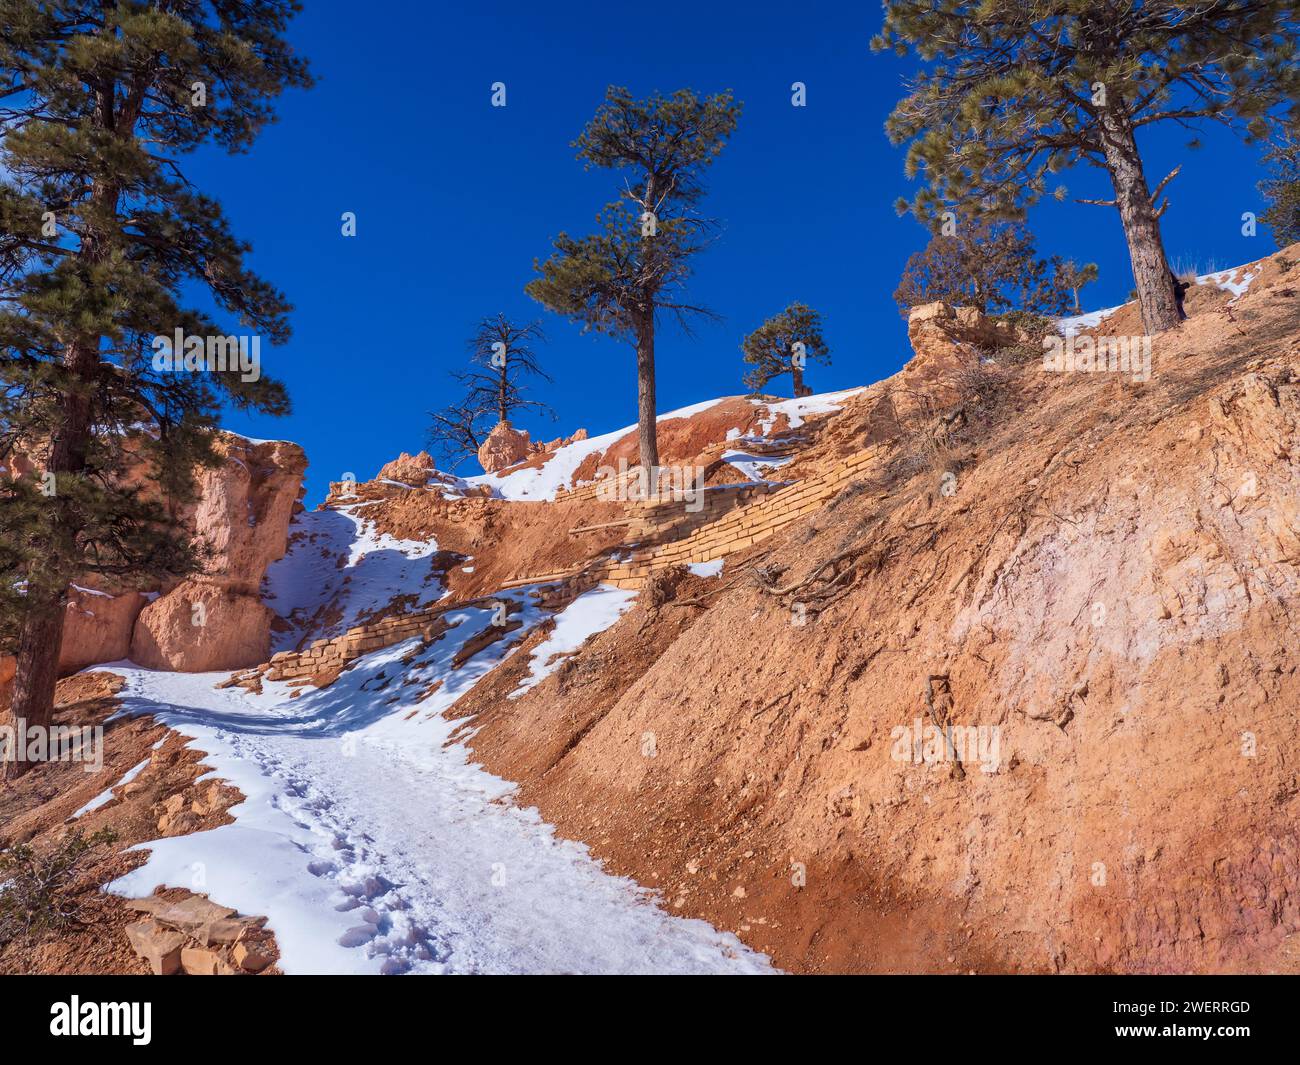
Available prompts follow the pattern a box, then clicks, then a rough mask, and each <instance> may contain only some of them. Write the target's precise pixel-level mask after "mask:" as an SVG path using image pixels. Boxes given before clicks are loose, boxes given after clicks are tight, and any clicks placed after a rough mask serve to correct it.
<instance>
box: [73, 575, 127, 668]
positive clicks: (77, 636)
mask: <svg viewBox="0 0 1300 1065" xmlns="http://www.w3.org/2000/svg"><path fill="white" fill-rule="evenodd" d="M148 601H149V600H148V598H147V597H146V596H144V595H142V594H141V593H139V592H122V593H121V594H118V595H113V594H111V593H109V592H105V591H100V590H99V589H97V588H93V587H90V586H89V584H74V585H73V586H72V587H71V588H69V589H68V605H67V607H66V608H65V612H64V619H63V644H62V645H61V647H60V649H59V675H60V676H68V675H69V674H71V673H76V672H78V671H79V670H82V669H85V668H86V667H87V666H93V665H94V664H95V663H97V662H115V661H117V660H118V659H120V658H126V657H128V656H129V655H130V653H131V631H132V629H133V628H134V627H135V619H136V618H137V617H138V616H139V614H140V611H141V610H142V609H144V605H145V604H146V603H147V602H148Z"/></svg>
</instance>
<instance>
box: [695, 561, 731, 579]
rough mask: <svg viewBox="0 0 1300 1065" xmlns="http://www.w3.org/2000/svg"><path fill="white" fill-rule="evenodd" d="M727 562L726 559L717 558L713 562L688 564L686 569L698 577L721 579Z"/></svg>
mask: <svg viewBox="0 0 1300 1065" xmlns="http://www.w3.org/2000/svg"><path fill="white" fill-rule="evenodd" d="M726 561H727V560H726V559H725V558H715V559H714V560H713V561H712V562H688V563H687V564H686V568H687V569H688V570H690V571H691V572H692V573H694V574H695V576H697V577H720V576H721V575H722V566H723V563H725V562H726Z"/></svg>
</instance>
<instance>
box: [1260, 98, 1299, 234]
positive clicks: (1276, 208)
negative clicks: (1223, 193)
mask: <svg viewBox="0 0 1300 1065" xmlns="http://www.w3.org/2000/svg"><path fill="white" fill-rule="evenodd" d="M1264 160H1265V162H1267V163H1268V164H1269V166H1270V172H1269V176H1268V177H1267V178H1265V179H1264V180H1263V181H1261V182H1260V185H1259V190H1260V192H1262V193H1263V194H1264V197H1265V198H1266V199H1267V200H1268V202H1269V206H1268V210H1266V211H1265V212H1264V213H1263V214H1261V215H1260V216H1259V218H1260V221H1261V222H1264V223H1266V224H1268V225H1270V226H1272V227H1273V241H1274V243H1276V244H1277V246H1278V247H1279V248H1288V247H1290V246H1291V245H1292V244H1294V243H1296V241H1300V110H1296V111H1292V113H1291V120H1290V124H1289V125H1288V127H1287V128H1286V129H1285V130H1284V131H1283V132H1282V133H1281V135H1280V136H1279V137H1278V138H1277V142H1276V143H1275V144H1273V145H1272V146H1271V147H1270V148H1269V150H1268V152H1267V153H1266V154H1265V156H1264Z"/></svg>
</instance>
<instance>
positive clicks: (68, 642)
mask: <svg viewBox="0 0 1300 1065" xmlns="http://www.w3.org/2000/svg"><path fill="white" fill-rule="evenodd" d="M215 447H216V451H217V453H218V454H219V455H220V456H222V458H223V460H224V461H222V462H221V464H220V465H219V466H216V467H212V468H208V469H202V470H200V471H199V472H198V475H197V488H198V494H197V498H196V500H195V502H194V503H192V504H190V505H189V506H188V507H186V508H185V509H183V510H182V511H181V512H180V514H179V520H180V522H181V524H182V525H183V526H184V527H185V528H187V529H189V530H191V531H192V532H193V534H194V535H195V536H196V537H199V538H201V539H202V541H203V542H204V543H205V544H206V545H207V548H208V550H209V552H210V558H209V561H208V563H207V572H206V575H204V576H201V577H194V578H191V579H190V580H187V581H184V582H182V583H181V584H180V585H178V586H176V587H173V588H170V589H167V588H159V589H156V590H155V591H154V592H151V593H147V594H146V593H142V592H140V591H135V590H129V589H122V588H119V587H101V585H102V583H103V582H100V581H96V580H94V579H93V578H83V579H81V580H79V581H77V582H76V583H75V584H73V586H72V587H71V588H70V589H69V590H68V605H67V608H66V609H67V613H66V616H65V619H64V632H63V643H62V646H61V648H60V652H59V673H60V675H62V676H67V675H68V674H71V673H76V672H77V671H78V670H82V669H85V668H86V667H87V666H92V665H95V664H96V663H99V662H113V661H116V660H118V659H121V658H127V657H130V658H134V659H135V660H136V661H137V662H140V663H141V664H146V665H149V666H150V667H151V668H154V669H171V670H184V671H194V670H212V669H237V668H240V667H241V666H247V665H255V664H257V663H258V662H261V661H265V650H264V649H265V648H268V647H269V646H270V625H271V620H272V619H273V618H274V616H275V615H274V614H273V612H272V611H270V610H268V609H266V608H265V607H262V605H261V603H260V600H259V593H260V588H261V583H262V578H263V577H264V576H265V575H266V568H267V566H269V565H270V564H271V563H272V562H274V561H275V560H276V559H278V558H280V557H281V556H282V555H283V554H284V552H285V548H286V546H287V544H288V539H289V521H290V519H291V518H292V516H293V513H294V509H295V507H297V506H298V505H299V502H298V501H299V499H300V498H301V495H302V479H303V474H304V473H305V471H306V469H307V457H306V455H305V454H304V453H303V450H302V448H300V447H299V446H298V445H297V444H292V443H289V442H288V441H285V440H265V441H256V440H248V439H246V438H244V437H242V436H236V435H234V434H233V433H220V434H219V435H218V438H217V441H216V445H215ZM15 461H16V460H15ZM10 466H11V467H14V468H15V469H18V470H19V472H24V470H25V471H26V472H31V470H30V469H29V467H31V463H30V462H29V461H27V460H24V461H23V463H20V464H18V466H15V462H11V463H10ZM127 479H128V481H134V482H138V483H141V484H143V485H145V487H146V489H147V487H148V477H147V475H146V472H145V470H144V467H143V465H142V464H137V465H136V466H135V467H133V468H132V470H131V472H130V473H129V474H128V477H127ZM159 592H165V593H166V594H162V595H161V597H159V595H158V593H159ZM151 596H153V597H154V601H153V602H152V603H150V602H149V600H150V597H151ZM195 601H201V602H203V604H204V608H205V611H206V625H205V626H204V627H203V628H201V629H198V628H196V627H195V626H192V625H191V624H190V622H191V604H192V603H193V602H195ZM182 621H183V623H184V627H182V624H181V623H182ZM209 626H213V627H212V628H209ZM187 630H194V631H187ZM257 655H261V656H262V657H256V656H257ZM0 676H2V674H0ZM6 699H7V695H6V692H5V686H4V682H3V680H0V701H3V700H6Z"/></svg>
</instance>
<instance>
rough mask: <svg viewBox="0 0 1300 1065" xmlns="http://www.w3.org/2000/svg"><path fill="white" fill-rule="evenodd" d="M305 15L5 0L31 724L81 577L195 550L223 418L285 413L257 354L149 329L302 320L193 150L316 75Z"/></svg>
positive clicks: (258, 5)
mask: <svg viewBox="0 0 1300 1065" xmlns="http://www.w3.org/2000/svg"><path fill="white" fill-rule="evenodd" d="M298 10H299V5H298V4H297V3H294V2H292V0H204V2H199V0H190V2H186V0H175V2H170V3H139V2H120V3H113V2H107V0H58V2H37V0H0V27H3V28H2V29H0V350H2V352H3V354H0V460H7V459H11V458H13V457H14V456H16V455H19V456H22V458H23V459H24V461H25V462H26V463H31V464H33V465H34V467H35V469H34V471H33V472H32V473H30V474H28V475H26V476H22V477H18V478H12V479H8V478H7V479H4V481H3V483H2V484H0V492H2V493H3V499H0V526H2V527H0V539H3V541H4V543H5V545H6V549H5V551H4V552H3V553H2V554H0V638H3V639H4V641H5V643H6V644H7V645H8V646H9V647H11V648H12V649H13V650H14V651H15V653H16V656H17V673H16V676H15V678H14V686H13V696H12V705H11V714H12V717H13V718H14V719H22V720H23V721H24V722H25V723H26V724H27V725H28V726H29V727H30V726H41V725H45V724H47V723H48V722H49V720H50V716H51V710H52V702H53V692H54V684H55V681H56V679H57V676H56V670H57V664H58V658H59V649H60V644H61V642H62V636H63V623H64V606H65V596H66V591H67V587H68V584H69V582H71V581H73V580H75V579H76V578H78V577H79V576H81V575H83V574H92V575H97V576H99V577H102V578H109V579H118V580H122V581H125V582H128V583H131V582H138V583H147V582H152V583H155V584H156V583H157V582H158V581H159V580H161V579H166V578H170V577H177V576H180V575H182V574H184V573H187V572H192V571H193V570H194V569H195V568H196V567H197V566H199V565H201V563H202V552H201V551H199V550H196V549H195V547H194V546H193V545H192V544H190V543H189V542H188V540H187V538H186V536H185V534H184V532H183V531H182V530H181V529H180V528H179V526H178V525H177V523H176V521H175V513H176V505H177V504H178V503H180V502H183V501H184V500H185V499H187V498H189V497H191V496H192V492H193V469H194V467H195V464H196V463H200V464H201V463H212V462H215V461H216V457H215V454H214V452H213V448H212V429H213V427H214V425H215V418H216V415H217V413H218V411H219V410H220V408H221V406H222V405H223V404H224V403H226V402H230V403H233V404H234V405H235V406H237V407H240V408H251V409H256V410H261V411H266V412H270V413H283V412H285V411H286V410H287V409H288V401H287V397H286V395H285V393H284V390H283V388H282V387H281V386H280V385H279V384H278V383H276V382H274V381H273V380H271V379H269V378H267V377H265V376H262V375H260V373H259V372H258V369H257V368H256V367H255V366H254V367H253V368H252V369H251V371H250V362H249V361H247V360H246V361H245V362H244V363H243V364H242V365H241V364H239V362H238V361H237V360H230V359H228V358H227V359H223V358H217V359H214V360H212V361H211V362H208V361H207V360H203V359H196V360H193V361H192V363H191V365H192V366H194V365H197V366H199V368H198V369H191V370H188V371H187V370H185V369H184V368H182V369H180V370H179V372H177V371H173V370H170V369H168V364H167V362H166V361H165V360H161V361H160V359H159V358H158V357H157V356H158V355H159V354H160V353H165V349H162V348H160V346H159V345H157V344H156V343H155V338H157V337H173V336H174V335H175V331H176V330H177V329H179V330H182V331H183V334H184V335H185V336H186V337H188V338H201V342H202V343H203V345H204V350H205V351H212V350H213V349H212V348H210V347H208V341H209V340H210V339H215V338H220V337H225V336H226V335H228V334H232V333H242V334H243V335H245V336H247V337H249V338H250V340H249V342H248V348H249V350H250V352H251V350H252V343H251V337H253V336H256V337H258V338H259V340H260V339H265V340H267V341H269V342H271V343H276V342H282V341H284V340H285V339H286V338H287V337H288V335H289V326H288V322H287V314H288V312H289V310H290V307H289V305H288V303H287V302H286V301H285V299H284V297H283V296H282V295H281V294H280V293H279V292H278V291H276V290H275V289H274V288H273V287H272V286H271V285H269V284H268V283H267V282H265V281H264V280H262V279H261V278H259V277H258V276H256V275H255V274H254V273H252V272H251V271H250V270H249V269H248V268H247V267H246V266H245V265H244V257H245V255H246V253H247V252H248V250H249V247H248V245H247V244H245V243H244V242H242V241H240V240H239V239H238V238H236V237H235V236H234V235H233V234H232V233H231V231H230V228H229V226H228V224H227V222H226V219H225V217H224V215H223V214H222V211H221V208H220V206H219V205H218V204H217V203H216V202H215V201H214V200H212V199H210V198H209V197H207V196H205V195H203V194H202V193H200V192H199V191H197V190H196V189H195V188H194V187H193V186H192V185H191V184H190V182H189V181H188V180H186V177H185V175H184V172H183V171H182V169H181V165H180V159H181V157H182V156H183V155H185V154H186V153H188V152H191V151H193V150H194V149H196V148H198V147H199V146H200V145H202V144H204V143H211V144H215V145H217V146H219V147H221V148H224V149H226V150H227V151H230V152H242V151H244V150H246V149H247V148H248V146H249V145H250V144H251V143H252V141H253V140H254V138H255V137H256V135H257V133H258V132H259V131H260V130H261V128H262V127H263V126H264V125H265V124H266V123H267V122H269V121H272V120H273V119H274V111H273V109H272V104H273V102H274V100H275V98H276V97H277V96H278V95H279V94H280V93H281V92H282V91H283V90H284V89H285V88H287V87H292V86H299V87H305V86H308V85H309V84H310V81H311V79H310V75H309V73H308V71H307V67H306V64H305V62H304V61H303V60H302V59H301V58H299V57H297V56H295V55H294V53H293V50H292V48H291V47H290V46H289V44H288V43H287V41H286V40H285V38H284V33H285V31H286V28H287V25H288V23H289V21H290V19H291V18H292V16H293V15H294V14H295V13H296V12H297V11H298ZM196 294H204V297H203V300H202V303H203V304H204V306H195V305H194V304H193V303H192V302H191V298H192V297H194V296H195V295H196ZM205 308H207V309H205ZM218 318H221V319H223V320H224V322H225V323H226V324H227V325H233V324H234V322H235V321H237V322H238V323H239V324H240V327H241V328H239V329H231V328H223V327H222V325H219V324H218V321H217V319H218ZM218 343H219V342H218ZM214 365H216V366H224V367H226V368H225V369H217V370H213V369H211V368H210V367H211V366H214ZM27 766H28V763H27V762H26V761H22V760H20V761H16V762H11V763H9V764H8V765H7V766H6V774H7V775H17V774H18V773H21V772H22V771H24V770H25V769H26V768H27Z"/></svg>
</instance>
